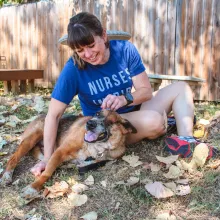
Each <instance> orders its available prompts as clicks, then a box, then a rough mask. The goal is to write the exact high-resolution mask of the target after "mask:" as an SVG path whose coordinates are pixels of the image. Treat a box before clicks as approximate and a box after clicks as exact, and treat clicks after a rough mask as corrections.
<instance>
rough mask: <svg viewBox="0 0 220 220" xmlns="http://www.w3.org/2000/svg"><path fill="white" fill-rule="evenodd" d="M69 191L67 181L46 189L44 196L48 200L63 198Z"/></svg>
mask: <svg viewBox="0 0 220 220" xmlns="http://www.w3.org/2000/svg"><path fill="white" fill-rule="evenodd" d="M68 189H69V185H68V184H67V183H66V182H65V181H61V182H56V183H55V184H54V185H53V186H50V187H45V190H44V193H43V194H44V196H45V197H47V198H56V197H59V196H63V195H64V194H65V193H66V192H67V191H68Z"/></svg>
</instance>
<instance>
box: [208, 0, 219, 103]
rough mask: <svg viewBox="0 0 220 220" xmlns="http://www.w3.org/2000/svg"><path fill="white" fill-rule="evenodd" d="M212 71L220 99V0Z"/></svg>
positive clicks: (214, 19)
mask: <svg viewBox="0 0 220 220" xmlns="http://www.w3.org/2000/svg"><path fill="white" fill-rule="evenodd" d="M210 68H211V73H212V77H213V78H214V79H215V86H216V90H215V98H214V99H215V100H217V101H220V1H215V2H214V13H213V32H212V56H211V65H210Z"/></svg>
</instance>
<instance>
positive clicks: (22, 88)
mask: <svg viewBox="0 0 220 220" xmlns="http://www.w3.org/2000/svg"><path fill="white" fill-rule="evenodd" d="M26 89H27V83H26V80H20V92H21V93H26Z"/></svg>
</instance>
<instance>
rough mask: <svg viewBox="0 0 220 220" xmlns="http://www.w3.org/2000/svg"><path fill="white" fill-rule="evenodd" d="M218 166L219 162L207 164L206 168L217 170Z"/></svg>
mask: <svg viewBox="0 0 220 220" xmlns="http://www.w3.org/2000/svg"><path fill="white" fill-rule="evenodd" d="M219 166H220V160H217V161H214V162H211V163H209V164H208V165H207V166H206V167H207V168H211V169H217V168H218V167H219Z"/></svg>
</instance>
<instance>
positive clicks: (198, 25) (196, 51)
mask: <svg viewBox="0 0 220 220" xmlns="http://www.w3.org/2000/svg"><path fill="white" fill-rule="evenodd" d="M194 6H195V7H194V12H193V42H194V43H193V47H192V76H196V77H200V74H201V69H200V67H201V64H202V62H201V53H202V47H201V45H202V38H201V35H202V22H203V19H202V13H201V12H202V10H203V4H202V1H200V0H196V1H194Z"/></svg>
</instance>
